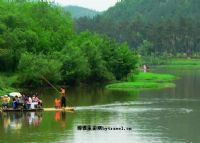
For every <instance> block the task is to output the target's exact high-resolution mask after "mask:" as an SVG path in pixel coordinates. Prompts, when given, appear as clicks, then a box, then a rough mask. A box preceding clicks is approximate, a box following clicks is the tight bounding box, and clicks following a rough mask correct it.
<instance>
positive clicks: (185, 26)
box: [76, 0, 200, 57]
mask: <svg viewBox="0 0 200 143" xmlns="http://www.w3.org/2000/svg"><path fill="white" fill-rule="evenodd" d="M199 6H200V1H199V0H121V2H118V3H117V4H116V5H115V6H114V7H112V8H110V9H109V10H108V11H106V12H104V14H102V15H100V16H96V17H94V18H93V19H89V18H86V17H84V18H80V19H78V20H77V21H76V28H77V31H79V32H80V31H83V30H85V29H88V30H90V31H95V32H98V33H101V34H105V35H108V36H110V37H113V38H115V39H117V40H118V41H120V42H123V41H127V42H128V44H129V45H130V47H132V48H134V49H137V50H139V51H140V52H142V53H141V54H142V55H146V54H147V55H149V56H158V55H166V54H167V55H168V56H185V57H187V56H190V57H191V56H193V57H197V56H200V54H199V53H200V48H199V46H200V36H199V32H200V31H199V30H200V29H199V27H200V21H199V18H200V9H199ZM145 41H147V42H145ZM149 43H151V44H149ZM143 44H148V45H146V46H143ZM149 46H150V47H149ZM140 48H146V49H140Z"/></svg>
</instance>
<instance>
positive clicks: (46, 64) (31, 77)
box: [18, 53, 61, 86]
mask: <svg viewBox="0 0 200 143" xmlns="http://www.w3.org/2000/svg"><path fill="white" fill-rule="evenodd" d="M60 68H61V63H60V62H59V61H58V60H56V59H53V58H52V57H47V56H44V55H37V56H36V55H33V54H30V53H23V54H22V56H21V59H20V62H19V66H18V70H19V71H20V73H19V82H20V84H23V85H25V86H35V85H43V84H44V83H45V80H46V79H47V80H48V81H50V82H51V83H57V82H58V81H60V79H61V75H60ZM44 78H45V79H44Z"/></svg>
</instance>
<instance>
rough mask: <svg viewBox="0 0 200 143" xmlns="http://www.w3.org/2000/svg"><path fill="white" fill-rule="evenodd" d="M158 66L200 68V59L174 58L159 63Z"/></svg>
mask: <svg viewBox="0 0 200 143" xmlns="http://www.w3.org/2000/svg"><path fill="white" fill-rule="evenodd" d="M158 67H160V68H172V69H200V59H172V60H170V62H168V63H166V64H163V65H159V66H158Z"/></svg>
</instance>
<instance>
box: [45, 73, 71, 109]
mask: <svg viewBox="0 0 200 143" xmlns="http://www.w3.org/2000/svg"><path fill="white" fill-rule="evenodd" d="M41 77H42V78H43V79H44V81H46V82H47V83H48V84H49V85H50V86H51V87H52V88H53V89H55V90H56V91H57V92H58V93H59V94H60V91H59V90H58V89H57V88H56V87H55V86H54V85H53V84H51V83H50V82H49V81H48V80H47V79H46V78H45V77H44V76H43V75H42V76H41ZM66 99H67V100H68V102H69V104H71V106H73V104H72V103H71V102H70V101H69V99H68V98H67V97H66Z"/></svg>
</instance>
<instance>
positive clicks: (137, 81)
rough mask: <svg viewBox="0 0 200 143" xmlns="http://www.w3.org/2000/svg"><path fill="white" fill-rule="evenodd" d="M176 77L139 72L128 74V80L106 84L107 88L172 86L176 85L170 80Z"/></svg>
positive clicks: (127, 88) (125, 88)
mask: <svg viewBox="0 0 200 143" xmlns="http://www.w3.org/2000/svg"><path fill="white" fill-rule="evenodd" d="M175 79H176V77H175V76H173V75H170V74H156V73H139V74H138V75H130V76H129V77H128V82H120V83H113V84H109V85H107V86H106V88H107V89H114V90H148V89H162V88H172V87H175V86H176V85H175V84H174V83H171V82H170V81H173V80H175Z"/></svg>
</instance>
